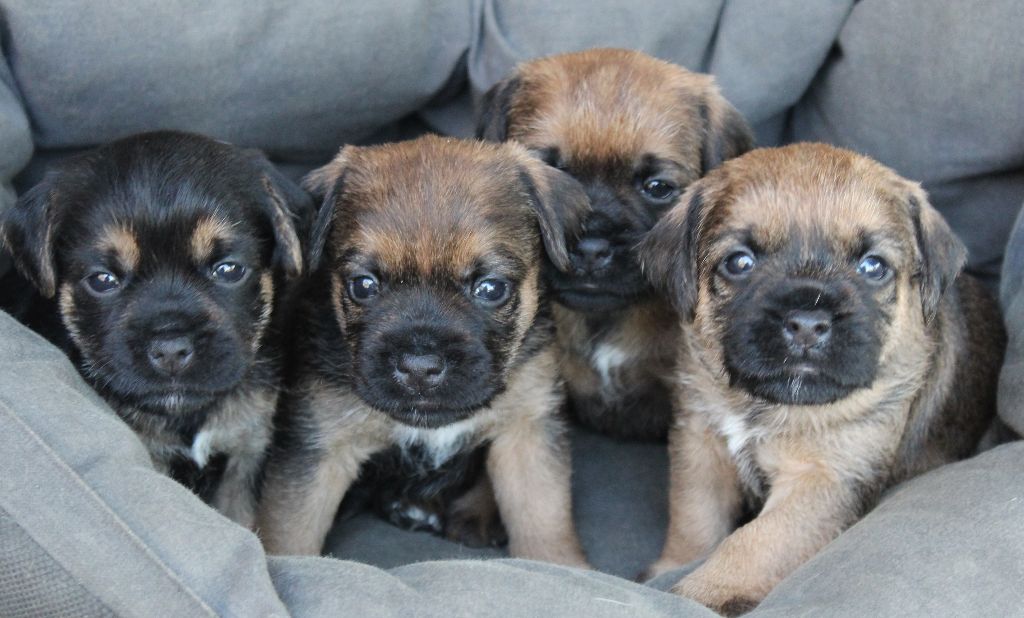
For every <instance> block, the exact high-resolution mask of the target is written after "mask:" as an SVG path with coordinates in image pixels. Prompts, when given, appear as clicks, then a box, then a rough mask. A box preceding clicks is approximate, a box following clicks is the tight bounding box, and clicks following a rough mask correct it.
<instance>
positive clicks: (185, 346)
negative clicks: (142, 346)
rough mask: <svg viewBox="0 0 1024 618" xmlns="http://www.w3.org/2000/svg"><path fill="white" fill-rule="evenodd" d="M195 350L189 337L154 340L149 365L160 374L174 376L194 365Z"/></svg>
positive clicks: (149, 353) (149, 350)
mask: <svg viewBox="0 0 1024 618" xmlns="http://www.w3.org/2000/svg"><path fill="white" fill-rule="evenodd" d="M194 352H195V348H194V346H193V345H192V340H191V339H190V338H188V337H170V338H160V339H153V340H152V341H150V342H149V349H148V350H147V353H148V355H149V363H150V364H151V365H153V368H154V369H156V370H157V371H159V372H160V373H163V374H166V375H169V376H173V375H177V374H179V373H181V372H182V371H185V369H187V368H188V366H189V365H191V364H192V359H193V358H194V357H195V354H194Z"/></svg>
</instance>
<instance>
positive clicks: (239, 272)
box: [210, 262, 246, 284]
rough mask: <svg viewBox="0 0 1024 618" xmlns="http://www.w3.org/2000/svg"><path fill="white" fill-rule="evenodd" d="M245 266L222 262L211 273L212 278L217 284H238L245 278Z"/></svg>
mask: <svg viewBox="0 0 1024 618" xmlns="http://www.w3.org/2000/svg"><path fill="white" fill-rule="evenodd" d="M245 272H246V271H245V266H242V265H241V264H239V263H238V262H221V263H220V264H217V265H216V266H214V267H213V270H212V271H210V278H211V279H213V280H214V281H216V282H217V283H227V284H231V283H238V282H239V281H241V280H242V278H243V277H245Z"/></svg>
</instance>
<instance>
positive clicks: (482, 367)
mask: <svg viewBox="0 0 1024 618" xmlns="http://www.w3.org/2000/svg"><path fill="white" fill-rule="evenodd" d="M307 185H308V186H309V187H310V188H311V189H313V190H314V192H318V193H321V194H323V195H324V196H325V198H324V203H323V206H322V207H321V211H320V214H319V218H318V220H317V223H316V226H315V229H314V233H313V240H312V243H311V246H312V255H311V258H310V265H311V267H312V268H319V270H318V271H317V273H316V275H315V276H316V279H315V280H314V281H313V283H312V284H311V287H310V292H309V295H308V297H307V298H306V299H305V315H304V316H303V317H302V319H301V321H302V322H303V323H305V324H306V326H305V331H304V332H302V333H300V334H298V335H296V346H297V348H298V352H299V356H298V358H297V359H296V360H295V363H294V370H295V371H296V373H297V377H296V379H295V380H293V381H292V384H291V388H290V393H289V395H288V398H287V401H286V402H285V404H284V406H285V407H284V412H283V413H282V414H281V419H280V423H281V424H280V430H279V433H278V435H277V438H276V442H275V446H274V448H273V449H272V451H271V454H270V456H269V460H268V464H267V470H266V482H265V485H264V487H263V496H262V503H261V508H260V515H259V519H258V523H259V527H260V534H261V536H262V538H263V541H264V543H265V545H266V547H267V550H268V551H269V552H271V553H278V554H282V553H283V554H316V553H319V552H320V550H321V547H322V545H323V542H324V537H325V535H326V534H327V531H328V529H329V528H330V526H331V523H332V521H333V519H334V514H335V512H336V510H337V508H338V505H339V503H340V502H341V500H342V498H343V497H344V496H345V493H346V491H347V490H348V488H349V486H350V485H351V484H352V482H353V481H354V480H355V479H356V477H357V476H358V475H359V472H360V468H361V467H362V466H363V464H364V463H365V462H366V461H367V460H368V459H369V458H370V457H371V456H373V455H375V454H381V453H383V452H385V451H387V450H389V449H391V450H392V451H397V452H398V457H397V458H398V460H400V461H404V462H405V463H404V464H403V465H404V466H407V467H408V468H409V469H413V470H417V471H424V470H426V471H432V470H440V469H442V468H443V467H445V466H447V465H452V462H458V461H459V459H460V458H461V457H462V456H464V455H465V454H466V453H469V452H472V451H474V450H475V449H477V448H478V447H480V446H482V445H489V447H488V449H487V457H486V469H487V472H488V473H489V477H490V479H491V483H493V492H494V495H495V496H496V498H497V504H498V507H499V509H500V515H501V518H502V519H503V520H504V522H505V525H506V527H507V529H508V536H509V544H510V552H511V553H512V555H513V556H518V557H524V558H532V559H537V560H547V561H551V562H557V563H562V564H569V565H577V566H586V560H585V558H584V556H583V552H582V550H581V549H580V545H579V542H578V541H577V539H576V534H575V531H574V529H573V522H572V507H571V500H570V488H569V475H570V466H569V452H568V448H567V445H566V443H565V440H564V438H563V424H562V422H560V420H559V417H558V414H557V412H558V409H559V408H560V407H561V405H562V402H563V399H564V395H563V388H562V383H561V380H560V379H559V378H558V370H557V366H556V357H555V352H554V346H553V325H552V323H551V318H550V312H549V307H548V303H547V301H546V299H545V298H544V296H543V293H542V289H541V285H540V283H541V279H540V263H541V255H542V254H544V253H546V254H547V255H548V257H549V258H550V259H551V260H554V261H555V262H557V263H563V264H564V263H565V262H566V261H567V259H568V258H567V256H566V249H565V245H564V239H565V236H566V234H567V233H568V232H567V229H566V226H572V225H574V224H575V221H576V220H577V219H578V217H579V216H580V214H581V213H582V212H583V211H584V210H585V208H586V199H585V196H584V195H583V193H582V189H581V188H580V187H579V185H578V183H576V182H575V181H574V180H572V178H570V177H569V176H567V175H565V174H563V173H562V172H559V171H557V170H554V169H552V168H550V167H547V166H545V165H544V164H543V163H541V162H540V161H538V160H536V159H534V158H532V157H531V156H529V154H528V153H527V151H526V150H525V149H524V148H522V147H520V146H517V145H511V144H509V145H498V144H486V143H483V142H468V141H459V140H453V139H442V138H439V137H424V138H420V139H417V140H414V141H409V142H403V143H398V144H391V145H385V146H377V147H370V148H356V147H348V148H345V149H343V150H342V151H341V153H340V154H339V155H338V157H337V158H336V159H335V160H334V161H332V162H331V163H330V164H328V165H327V166H325V167H324V168H321V169H320V170H317V171H316V172H314V173H313V174H312V175H311V176H310V177H309V178H308V179H307ZM454 465H456V466H457V463H456V464H454ZM481 483H483V485H482V486H481V489H480V490H479V491H482V492H484V493H485V494H486V493H489V492H490V489H489V488H488V486H487V485H486V483H487V478H486V476H485V477H483V478H482V480H481ZM473 493H475V492H471V495H472V494H473ZM456 506H457V504H456Z"/></svg>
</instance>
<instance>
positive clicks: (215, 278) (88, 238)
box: [0, 132, 313, 526]
mask: <svg viewBox="0 0 1024 618" xmlns="http://www.w3.org/2000/svg"><path fill="white" fill-rule="evenodd" d="M312 215H313V204H312V200H311V199H310V198H309V196H308V195H307V194H306V193H305V192H303V191H302V190H301V189H300V188H299V187H298V186H296V185H294V184H293V183H291V182H290V181H288V180H287V179H286V178H285V177H283V176H282V175H280V174H279V173H278V172H277V171H275V170H274V169H273V167H272V166H271V165H270V163H269V162H268V161H267V160H266V159H265V158H264V157H263V155H262V154H260V153H259V152H257V151H254V150H242V149H239V148H236V147H234V146H231V145H229V144H225V143H222V142H217V141H214V140H212V139H208V138H206V137H202V136H199V135H192V134H187V133H178V132H156V133H147V134H140V135H136V136H132V137H128V138H125V139H121V140H118V141H115V142H112V143H110V144H108V145H105V146H101V147H99V148H97V149H95V150H93V151H90V152H88V153H85V154H82V155H78V156H74V157H71V158H68V159H66V160H64V161H62V162H60V163H59V164H58V165H57V166H56V167H55V168H54V169H52V170H50V171H49V172H48V173H47V175H46V177H45V178H44V180H43V181H42V182H41V183H40V184H39V185H37V186H36V187H35V188H33V189H32V190H31V191H29V192H28V193H26V194H25V195H24V196H23V197H22V198H21V199H20V200H18V203H17V205H16V206H15V207H14V208H13V209H12V210H11V211H10V212H8V213H7V215H6V217H5V218H4V220H3V222H2V234H0V237H2V239H3V244H4V245H5V246H6V248H7V249H8V250H9V251H10V252H11V254H12V255H13V257H14V260H15V262H16V264H17V266H18V267H19V270H20V272H21V273H23V274H24V276H25V277H27V278H28V279H29V280H31V282H32V283H34V284H35V286H36V287H37V288H38V290H39V292H40V293H41V295H42V297H45V298H47V299H54V300H51V301H49V303H48V305H47V306H45V307H44V309H43V310H44V311H50V312H52V314H53V317H54V319H53V320H52V322H53V323H54V324H55V325H56V330H55V331H53V332H50V333H45V334H47V335H49V336H50V338H51V339H52V340H54V341H55V342H56V343H58V344H60V345H62V346H63V347H64V349H65V351H66V352H67V353H68V355H69V356H70V357H71V358H72V360H73V361H74V362H75V364H76V365H77V367H78V369H79V371H80V372H81V373H82V375H83V376H84V377H85V378H86V380H87V381H88V382H89V383H90V384H91V385H93V386H94V387H95V388H96V390H97V391H98V392H99V393H100V394H101V395H102V396H103V397H104V398H105V399H106V400H107V402H109V403H110V405H111V406H112V407H113V408H114V410H115V411H116V412H117V413H118V414H119V415H120V416H121V417H122V418H123V419H124V420H125V421H126V422H127V423H128V424H129V425H131V427H132V428H133V429H135V431H136V432H137V433H138V434H139V436H140V437H141V438H142V440H143V442H144V443H145V444H146V446H147V447H148V449H149V452H150V455H151V456H152V459H153V463H154V465H155V466H156V467H157V468H158V469H160V470H161V471H163V472H166V473H169V474H172V476H176V477H177V478H179V480H182V481H183V482H185V483H186V484H189V485H190V486H191V487H192V488H193V489H195V490H197V492H198V493H201V494H207V495H205V496H204V497H206V498H208V499H210V501H211V502H212V504H213V505H214V506H215V507H216V508H218V509H219V510H221V511H222V512H223V513H224V514H225V515H227V516H228V517H230V518H232V519H233V520H235V521H237V522H238V523H241V524H242V525H246V526H250V525H251V524H252V520H253V517H254V511H255V504H254V493H253V491H254V485H255V482H256V477H257V475H258V471H259V468H260V466H261V463H262V460H263V456H264V452H265V450H266V447H267V446H268V444H269V442H270V438H271V435H272V431H271V423H272V418H273V413H274V408H275V404H276V401H277V396H278V382H279V379H278V364H277V363H278V357H279V343H278V341H277V340H276V337H275V334H274V330H275V329H274V327H273V325H272V322H274V318H275V315H276V314H275V311H276V307H275V306H276V305H277V304H278V303H277V301H278V299H279V298H280V297H281V296H282V294H281V290H282V289H283V287H284V284H285V281H286V279H288V278H294V277H296V276H298V275H299V274H300V273H301V271H302V267H303V257H302V249H301V246H300V241H299V236H300V235H301V234H303V233H304V232H303V231H302V227H301V225H299V223H300V222H301V221H302V220H303V219H302V218H303V217H305V218H306V219H307V220H311V218H312ZM35 317H36V322H37V323H43V322H45V321H46V320H41V319H40V316H38V315H37V316H35ZM58 318H59V319H58Z"/></svg>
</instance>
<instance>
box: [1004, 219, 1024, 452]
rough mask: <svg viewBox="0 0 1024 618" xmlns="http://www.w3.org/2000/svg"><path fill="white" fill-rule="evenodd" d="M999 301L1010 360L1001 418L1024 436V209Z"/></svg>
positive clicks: (1011, 245) (1012, 240)
mask: <svg viewBox="0 0 1024 618" xmlns="http://www.w3.org/2000/svg"><path fill="white" fill-rule="evenodd" d="M1000 285H1001V287H1000V294H999V300H1000V302H1001V303H1002V306H1003V320H1004V322H1005V323H1006V333H1007V342H1006V359H1005V361H1004V362H1003V370H1002V372H1001V373H1000V375H999V396H998V399H997V401H998V404H999V417H1000V418H1001V419H1003V422H1005V423H1006V424H1007V425H1009V426H1010V427H1011V428H1013V430H1014V431H1016V432H1017V435H1024V210H1021V214H1020V215H1019V216H1018V217H1017V223H1016V224H1015V225H1014V226H1013V231H1012V233H1011V234H1010V242H1009V244H1007V246H1006V260H1005V262H1004V263H1003V276H1002V279H1001V281H1000Z"/></svg>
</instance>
